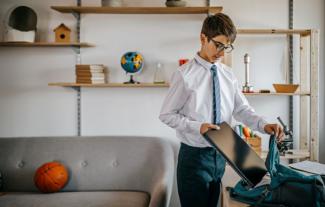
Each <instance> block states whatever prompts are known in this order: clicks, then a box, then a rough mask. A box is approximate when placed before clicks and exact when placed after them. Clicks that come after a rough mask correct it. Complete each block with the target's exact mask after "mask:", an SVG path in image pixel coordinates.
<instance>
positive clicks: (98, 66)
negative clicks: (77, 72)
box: [76, 64, 104, 70]
mask: <svg viewBox="0 0 325 207" xmlns="http://www.w3.org/2000/svg"><path fill="white" fill-rule="evenodd" d="M103 68H104V65H102V64H92V65H85V64H83V65H82V64H78V65H76V69H95V70H96V69H103Z"/></svg>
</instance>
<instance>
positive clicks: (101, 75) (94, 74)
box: [76, 72, 105, 78]
mask: <svg viewBox="0 0 325 207" xmlns="http://www.w3.org/2000/svg"><path fill="white" fill-rule="evenodd" d="M76 77H77V78H79V77H80V78H92V77H96V78H100V77H102V78H105V73H81V72H80V73H76Z"/></svg>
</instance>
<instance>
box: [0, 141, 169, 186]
mask: <svg viewBox="0 0 325 207" xmlns="http://www.w3.org/2000/svg"><path fill="white" fill-rule="evenodd" d="M50 161H59V162H61V163H63V164H64V165H65V166H66V167H67V168H68V171H69V175H70V178H69V182H68V184H67V185H66V186H65V188H64V189H63V191H97V190H138V191H145V192H149V191H150V189H152V187H153V186H152V185H154V183H155V182H157V179H159V177H161V173H164V172H165V170H166V169H165V168H166V167H168V165H170V166H173V165H174V163H173V161H174V158H173V150H172V147H171V145H170V143H169V142H168V141H166V140H164V139H162V138H155V137H109V136H106V137H105V136H101V137H20V138H0V171H1V172H2V175H3V180H4V181H3V183H4V189H3V190H5V191H37V189H36V187H35V185H34V181H33V177H34V174H35V171H36V169H37V168H38V167H39V166H41V165H42V164H43V163H45V162H50Z"/></svg>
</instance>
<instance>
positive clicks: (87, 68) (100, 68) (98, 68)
mask: <svg viewBox="0 0 325 207" xmlns="http://www.w3.org/2000/svg"><path fill="white" fill-rule="evenodd" d="M104 70H105V67H104V65H76V73H77V72H88V73H93V72H97V73H104Z"/></svg>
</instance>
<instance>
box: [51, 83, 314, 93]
mask: <svg viewBox="0 0 325 207" xmlns="http://www.w3.org/2000/svg"><path fill="white" fill-rule="evenodd" d="M48 85H49V86H62V87H94V88H97V87H130V88H132V87H169V84H168V83H140V84H124V83H105V84H84V83H68V82H56V83H49V84H48ZM244 94H245V95H246V96H308V95H310V93H307V92H305V93H301V92H297V93H275V92H272V93H244Z"/></svg>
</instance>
